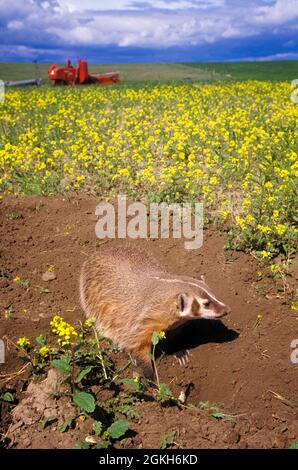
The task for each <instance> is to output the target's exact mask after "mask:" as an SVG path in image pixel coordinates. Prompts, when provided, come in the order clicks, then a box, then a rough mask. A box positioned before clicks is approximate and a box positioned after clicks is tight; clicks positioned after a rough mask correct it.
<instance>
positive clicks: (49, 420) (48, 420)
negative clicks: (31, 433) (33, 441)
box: [40, 416, 57, 429]
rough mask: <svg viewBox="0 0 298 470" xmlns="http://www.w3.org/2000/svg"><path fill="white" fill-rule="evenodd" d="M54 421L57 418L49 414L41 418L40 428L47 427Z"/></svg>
mask: <svg viewBox="0 0 298 470" xmlns="http://www.w3.org/2000/svg"><path fill="white" fill-rule="evenodd" d="M54 421H57V418H56V417H55V416H49V417H48V418H45V419H43V420H42V422H41V424H40V426H41V429H45V428H47V427H48V426H50V425H51V424H52V423H54Z"/></svg>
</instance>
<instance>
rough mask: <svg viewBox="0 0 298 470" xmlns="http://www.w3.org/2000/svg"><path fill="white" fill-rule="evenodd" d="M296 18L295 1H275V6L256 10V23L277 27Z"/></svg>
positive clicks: (296, 2) (297, 10)
mask: <svg viewBox="0 0 298 470" xmlns="http://www.w3.org/2000/svg"><path fill="white" fill-rule="evenodd" d="M295 18H298V1H297V0H277V1H276V3H275V4H273V5H268V6H262V7H259V8H257V10H256V16H255V20H256V21H257V22H258V23H263V24H271V25H278V24H282V23H285V22H287V21H291V20H294V19H295Z"/></svg>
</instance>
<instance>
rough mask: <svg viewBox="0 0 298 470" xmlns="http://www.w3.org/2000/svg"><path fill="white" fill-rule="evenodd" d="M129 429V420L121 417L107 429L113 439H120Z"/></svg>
mask: <svg viewBox="0 0 298 470" xmlns="http://www.w3.org/2000/svg"><path fill="white" fill-rule="evenodd" d="M128 429H129V423H128V422H127V421H124V420H122V419H119V420H118V421H115V422H114V423H113V424H112V425H111V426H110V427H109V428H108V429H107V432H108V433H109V435H110V436H111V438H112V439H119V437H121V436H124V434H125V433H126V431H127V430H128Z"/></svg>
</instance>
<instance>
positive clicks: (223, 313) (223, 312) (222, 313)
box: [218, 305, 232, 318]
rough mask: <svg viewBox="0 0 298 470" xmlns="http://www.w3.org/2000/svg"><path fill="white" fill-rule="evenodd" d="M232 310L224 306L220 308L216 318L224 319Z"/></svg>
mask: <svg viewBox="0 0 298 470" xmlns="http://www.w3.org/2000/svg"><path fill="white" fill-rule="evenodd" d="M231 311H232V309H231V307H229V306H228V305H225V306H223V307H222V308H221V310H220V312H219V313H218V318H221V317H225V316H226V315H229V314H230V313H231Z"/></svg>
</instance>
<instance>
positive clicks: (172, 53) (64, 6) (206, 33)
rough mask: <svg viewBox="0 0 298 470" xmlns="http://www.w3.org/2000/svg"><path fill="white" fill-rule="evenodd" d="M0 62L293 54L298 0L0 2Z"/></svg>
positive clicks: (297, 41) (297, 46) (297, 55)
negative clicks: (79, 58)
mask: <svg viewBox="0 0 298 470" xmlns="http://www.w3.org/2000/svg"><path fill="white" fill-rule="evenodd" d="M0 53H1V56H0V57H1V60H14V61H32V60H38V61H39V62H53V61H55V62H61V61H62V62H64V60H65V59H66V58H68V57H70V58H73V59H76V58H77V57H78V56H79V57H82V58H87V59H88V60H89V61H90V62H95V63H96V62H98V63H125V62H174V61H180V62H188V61H232V60H282V59H284V60H287V59H298V0H247V1H245V0H142V1H141V0H139V1H138V0H109V1H95V0H25V1H24V0H0Z"/></svg>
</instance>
